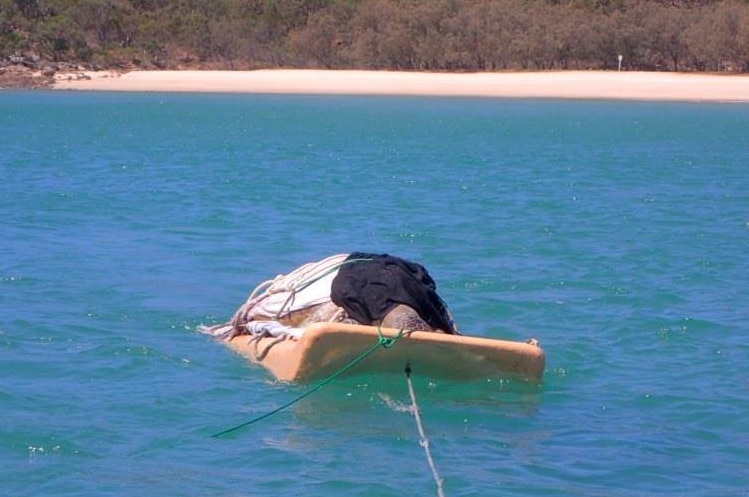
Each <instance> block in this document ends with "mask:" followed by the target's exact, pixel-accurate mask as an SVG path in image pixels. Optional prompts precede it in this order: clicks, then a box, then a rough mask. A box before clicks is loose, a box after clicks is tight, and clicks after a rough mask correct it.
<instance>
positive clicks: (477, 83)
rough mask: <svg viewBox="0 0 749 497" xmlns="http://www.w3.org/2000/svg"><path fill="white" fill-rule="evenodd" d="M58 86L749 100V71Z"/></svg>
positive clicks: (86, 78) (150, 80)
mask: <svg viewBox="0 0 749 497" xmlns="http://www.w3.org/2000/svg"><path fill="white" fill-rule="evenodd" d="M54 80H55V81H54V83H53V85H52V89H54V90H81V91H123V92H191V93H248V94H253V93H254V94H298V95H390V96H395V95H401V96H435V97H485V98H516V99H520V98H530V99H535V98H548V99H576V100H642V101H682V102H749V75H725V76H724V75H713V74H702V73H670V72H627V71H622V72H618V71H545V72H491V73H423V72H394V71H360V70H313V69H264V70H256V71H198V70H184V71H131V72H125V73H118V72H114V71H99V72H93V71H90V72H74V73H58V74H56V75H55V76H54Z"/></svg>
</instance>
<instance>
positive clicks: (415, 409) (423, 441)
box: [406, 364, 445, 497]
mask: <svg viewBox="0 0 749 497" xmlns="http://www.w3.org/2000/svg"><path fill="white" fill-rule="evenodd" d="M406 382H407V383H408V393H409V394H410V395H411V412H412V413H413V415H414V418H416V426H417V428H418V430H419V445H421V446H422V447H424V452H425V453H426V455H427V462H428V463H429V468H430V469H431V470H432V476H433V477H434V483H436V484H437V495H438V496H439V497H445V491H444V489H443V488H442V478H441V477H440V475H439V473H438V472H437V466H435V464H434V459H433V458H432V451H431V450H429V439H428V438H427V435H426V432H425V431H424V425H423V424H422V422H421V411H420V410H419V405H418V404H417V403H416V393H415V392H414V386H413V383H412V382H411V366H410V365H408V364H407V365H406Z"/></svg>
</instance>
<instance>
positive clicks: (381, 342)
mask: <svg viewBox="0 0 749 497" xmlns="http://www.w3.org/2000/svg"><path fill="white" fill-rule="evenodd" d="M377 331H378V332H379V335H380V336H379V338H378V340H377V343H375V344H374V345H372V346H371V347H369V348H368V349H367V350H365V351H364V352H362V353H361V354H360V355H359V356H358V357H356V358H354V359H353V360H352V361H351V362H349V363H348V364H346V365H345V366H343V367H342V368H341V369H339V370H338V371H336V372H335V373H333V374H331V375H330V376H328V377H327V378H325V379H323V380H321V381H320V382H319V383H318V384H317V385H315V386H314V387H312V388H310V389H309V390H307V391H306V392H304V393H303V394H302V395H300V396H298V397H297V398H295V399H293V400H290V401H289V402H287V403H285V404H284V405H282V406H280V407H277V408H276V409H273V410H272V411H270V412H266V413H265V414H262V415H260V416H258V417H256V418H253V419H251V420H249V421H245V422H244V423H241V424H238V425H236V426H233V427H231V428H228V429H226V430H223V431H219V432H218V433H214V434H213V435H211V438H219V437H222V436H224V435H227V434H229V433H232V432H235V431H237V430H240V429H242V428H244V427H246V426H249V425H251V424H255V423H257V422H258V421H262V420H263V419H265V418H269V417H271V416H273V415H274V414H276V413H279V412H281V411H283V410H284V409H286V408H288V407H291V406H293V405H294V404H296V403H297V402H299V401H300V400H302V399H305V398H307V397H309V396H310V395H312V394H313V393H315V392H316V391H318V390H320V389H321V388H322V387H324V386H325V385H327V384H328V383H330V382H331V381H333V380H335V379H336V378H338V377H339V376H340V375H342V374H343V373H345V372H346V371H348V370H349V369H351V368H353V367H354V366H356V365H357V364H359V363H360V362H361V361H363V360H364V359H366V358H367V357H368V356H369V355H371V354H372V353H373V352H374V351H375V350H377V349H379V348H380V347H382V348H383V349H389V348H390V347H392V346H393V345H395V342H397V341H398V340H400V339H401V338H403V336H404V334H403V328H401V329H400V330H399V331H398V334H397V335H395V336H394V337H392V338H387V337H385V336H384V335H383V334H382V328H380V327H379V326H378V327H377Z"/></svg>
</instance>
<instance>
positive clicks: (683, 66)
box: [0, 0, 749, 73]
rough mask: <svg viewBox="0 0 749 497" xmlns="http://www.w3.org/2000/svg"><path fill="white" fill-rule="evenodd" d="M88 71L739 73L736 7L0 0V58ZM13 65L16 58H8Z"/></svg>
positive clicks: (726, 3) (746, 3) (748, 16)
mask: <svg viewBox="0 0 749 497" xmlns="http://www.w3.org/2000/svg"><path fill="white" fill-rule="evenodd" d="M29 54H33V55H34V57H36V59H37V60H39V59H42V60H47V61H51V62H53V63H54V62H68V63H75V64H80V65H84V66H86V67H90V68H123V69H124V68H133V67H141V68H170V69H179V68H210V69H253V68H273V67H288V68H330V69H382V70H386V69H387V70H417V71H497V70H547V69H616V68H617V67H618V65H619V63H620V62H619V56H621V66H622V69H624V70H648V71H650V70H657V71H711V72H734V73H742V72H749V0H714V1H710V0H642V1H636V0H0V59H2V60H6V59H9V58H14V57H15V58H16V59H18V58H19V57H24V56H28V55H29ZM19 60H20V59H19Z"/></svg>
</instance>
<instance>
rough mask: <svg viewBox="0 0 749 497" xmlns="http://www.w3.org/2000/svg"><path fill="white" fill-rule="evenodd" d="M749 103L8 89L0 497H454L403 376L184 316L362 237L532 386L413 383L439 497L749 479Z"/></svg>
mask: <svg viewBox="0 0 749 497" xmlns="http://www.w3.org/2000/svg"><path fill="white" fill-rule="evenodd" d="M747 130H749V107H748V106H746V105H738V104H731V105H718V104H671V103H669V104H666V103H636V102H626V103H625V102H563V101H515V100H478V99H477V100H473V99H452V100H451V99H430V98H422V99H415V98H350V97H345V98H344V97H295V96H278V97H277V96H238V95H234V96H228V95H166V94H106V93H59V92H58V93H47V92H37V93H24V92H4V93H0V151H1V152H0V179H1V180H2V181H0V198H1V199H2V202H1V204H0V228H2V241H1V242H0V309H2V313H0V414H1V416H2V422H1V423H0V494H2V495H7V496H39V495H53V496H68V495H70V496H73V495H75V496H84V495H91V496H164V495H181V496H204V495H216V496H239V495H242V496H244V495H247V496H257V495H285V494H289V493H293V494H294V495H296V496H299V497H307V496H319V495H327V496H400V495H419V496H422V495H423V496H428V495H436V487H435V483H434V480H433V478H432V475H431V473H430V471H429V467H428V465H427V462H426V458H425V456H424V452H423V449H422V447H421V446H420V445H419V440H418V434H417V431H416V425H415V423H414V419H413V417H412V416H410V415H409V414H407V413H405V412H403V406H406V405H408V404H409V397H408V392H407V388H406V383H405V379H404V378H401V377H395V378H390V377H387V378H384V377H366V376H359V377H355V378H347V379H342V380H339V381H336V382H334V383H333V384H330V385H328V386H326V387H325V388H323V389H322V390H320V391H319V392H317V393H315V394H314V395H312V396H310V397H308V398H307V399H305V400H303V401H302V402H300V403H298V404H296V405H295V406H293V407H292V408H290V409H289V410H287V411H284V412H282V413H280V414H277V415H275V416H274V417H272V418H270V419H268V420H266V421H264V422H262V423H261V424H258V425H254V426H252V427H249V428H247V429H245V430H244V431H241V432H237V433H235V434H233V435H232V436H230V437H227V438H223V439H213V438H210V437H209V435H210V434H211V433H215V432H216V431H219V430H222V429H225V428H228V427H230V426H233V425H235V424H237V423H239V422H242V421H244V420H247V419H249V418H252V417H254V416H256V415H259V414H262V413H264V412H267V411H269V410H271V409H273V408H275V407H277V406H279V405H281V404H283V403H285V402H288V401H289V400H291V399H293V398H294V397H295V396H297V395H299V394H301V393H303V392H304V391H305V390H306V387H304V386H295V385H286V384H279V383H276V382H274V381H272V378H271V377H270V376H269V375H268V374H267V373H266V372H265V371H264V370H262V369H260V368H258V367H256V366H253V365H251V364H249V363H247V362H246V361H245V360H243V359H242V358H240V357H238V356H236V355H234V354H233V353H231V352H230V351H229V350H228V349H226V348H225V347H223V346H222V345H220V344H217V343H214V342H212V341H211V340H210V339H208V338H206V337H205V336H203V335H200V334H199V333H197V332H196V327H197V326H198V325H199V324H201V323H207V324H212V323H216V322H219V321H221V320H224V319H226V318H228V317H229V316H231V314H232V313H233V312H234V310H235V309H236V307H238V306H239V305H240V304H241V303H242V302H243V301H244V299H245V298H246V296H247V293H248V292H249V291H250V290H251V289H252V288H253V287H254V286H255V285H256V284H258V283H259V282H261V281H263V280H265V279H267V278H270V277H273V276H275V275H276V274H279V273H284V272H288V271H289V270H290V269H293V268H294V267H296V266H298V265H300V264H302V263H304V262H308V261H312V260H318V259H321V258H323V257H326V256H327V255H330V254H332V253H338V252H347V251H352V250H367V251H376V252H389V253H392V254H396V255H400V256H403V257H407V258H410V259H413V260H415V261H417V262H420V263H422V264H424V265H425V266H427V268H429V270H430V272H431V274H432V276H434V277H435V279H436V280H437V283H438V289H439V291H440V293H441V295H442V296H443V298H444V299H445V300H446V301H447V303H448V304H449V306H450V307H451V309H452V312H453V314H454V316H455V318H456V321H457V322H458V324H459V326H460V328H461V329H462V330H463V332H464V333H469V334H477V335H482V336H488V337H496V338H509V339H518V340H523V339H526V338H529V337H535V338H537V339H539V340H540V341H541V343H542V345H543V347H544V349H545V350H546V352H547V371H546V374H545V377H544V381H543V383H542V384H540V385H532V384H525V383H523V382H521V381H517V380H514V381H499V380H497V379H488V380H486V381H476V382H469V383H458V382H449V381H444V380H439V381H433V380H430V379H427V378H420V377H418V375H417V377H416V392H417V395H418V397H419V404H420V407H421V410H422V413H423V418H424V424H425V429H426V431H427V434H428V436H429V439H430V443H431V450H432V454H433V456H434V459H435V464H436V466H437V468H438V470H439V472H440V474H441V476H442V477H443V478H444V485H445V493H446V494H447V495H449V496H474V495H481V496H483V495H487V496H495V495H496V496H617V497H619V496H621V497H629V496H641V495H669V496H671V495H682V496H718V495H724V496H725V495H746V493H747V491H748V490H747V489H749V416H747V413H749V380H748V379H747V377H748V374H749V360H748V359H749V338H747V336H748V335H747V321H748V318H749V310H748V309H749V308H748V307H747V301H748V298H747V297H749V257H748V256H747V254H749V166H748V165H749V138H748V137H749V133H747Z"/></svg>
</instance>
